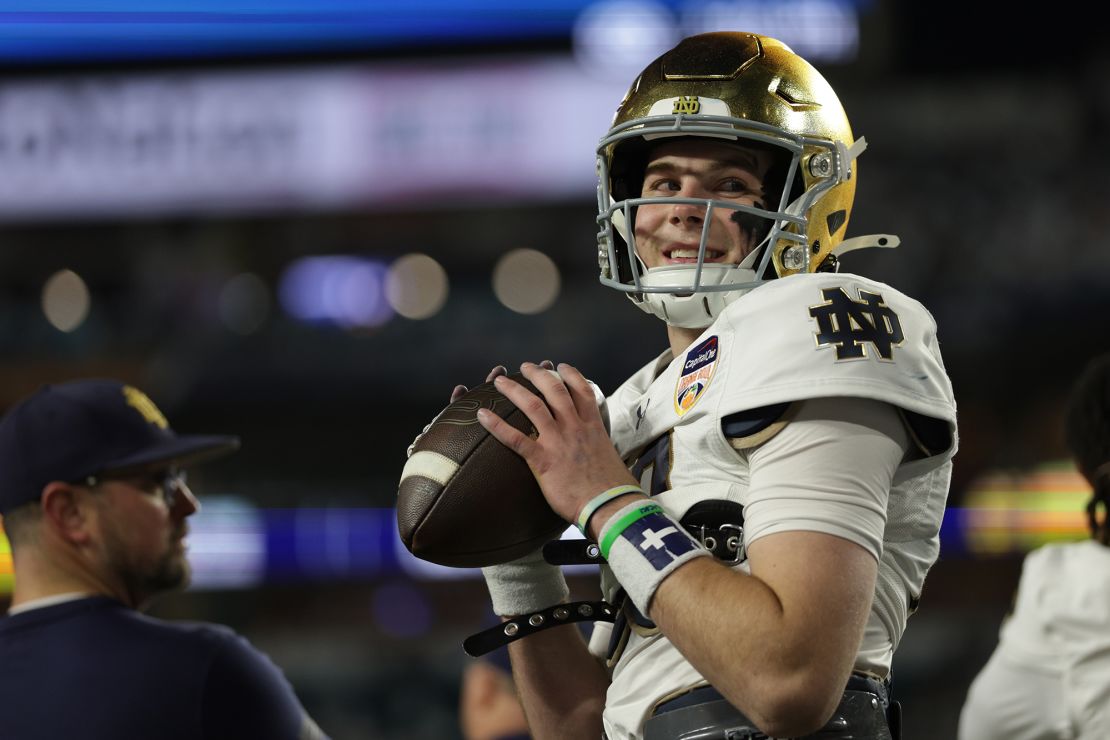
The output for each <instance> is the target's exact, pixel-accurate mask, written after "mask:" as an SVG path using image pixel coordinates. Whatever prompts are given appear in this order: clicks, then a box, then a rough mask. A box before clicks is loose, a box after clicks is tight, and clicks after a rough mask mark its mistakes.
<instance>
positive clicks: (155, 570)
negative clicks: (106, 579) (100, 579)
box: [104, 530, 191, 601]
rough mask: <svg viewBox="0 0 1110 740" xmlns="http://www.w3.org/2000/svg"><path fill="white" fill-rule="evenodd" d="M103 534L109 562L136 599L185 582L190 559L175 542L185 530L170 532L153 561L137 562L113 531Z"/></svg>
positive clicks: (175, 587) (186, 581) (150, 595)
mask: <svg viewBox="0 0 1110 740" xmlns="http://www.w3.org/2000/svg"><path fill="white" fill-rule="evenodd" d="M105 534H106V537H105V539H104V549H105V553H106V556H107V560H108V566H109V567H110V568H111V569H112V572H114V573H115V574H116V576H117V577H118V578H119V579H120V580H121V581H123V583H124V586H125V588H126V589H127V591H128V593H129V594H131V595H132V596H133V597H134V598H135V599H136V600H137V601H146V600H147V599H149V598H150V597H152V596H155V595H157V594H159V593H162V592H164V591H171V590H173V589H178V588H183V587H185V586H186V585H188V583H189V576H190V574H191V571H190V568H189V561H188V560H187V559H186V558H185V553H184V550H181V549H179V548H178V546H177V543H179V542H180V541H181V538H182V537H183V536H184V531H181V530H179V531H176V532H174V533H173V535H172V536H171V537H170V540H169V542H168V543H167V545H166V550H165V552H163V553H162V555H161V556H160V557H159V558H158V559H157V560H156V561H155V562H154V563H140V562H136V559H135V558H134V556H132V555H131V554H130V553H129V551H128V548H127V547H126V546H125V545H124V544H123V542H122V541H121V540H120V538H118V537H117V536H116V534H115V532H114V531H109V532H106V533H105Z"/></svg>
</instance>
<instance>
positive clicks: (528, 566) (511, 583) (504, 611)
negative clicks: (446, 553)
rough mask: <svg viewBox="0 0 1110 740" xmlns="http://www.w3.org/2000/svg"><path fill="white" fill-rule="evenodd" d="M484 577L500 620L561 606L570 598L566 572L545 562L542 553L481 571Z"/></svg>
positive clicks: (539, 551) (494, 610)
mask: <svg viewBox="0 0 1110 740" xmlns="http://www.w3.org/2000/svg"><path fill="white" fill-rule="evenodd" d="M482 575H483V576H485V579H486V587H487V588H488V589H489V596H490V601H492V602H493V613H494V614H496V615H497V616H499V617H516V616H519V615H521V614H530V613H532V612H537V611H540V610H541V609H546V608H547V607H549V606H554V605H555V604H558V603H559V602H560V601H562V600H564V599H565V598H566V597H567V596H568V595H569V594H570V589H568V588H567V582H566V579H565V578H563V571H562V570H561V569H560V568H559V566H557V565H551V564H550V563H548V562H547V561H545V560H544V559H543V551H542V550H537V551H536V552H534V553H532V554H531V555H526V556H525V557H523V558H520V559H518V560H513V561H511V562H508V563H503V564H501V565H490V566H488V567H485V568H482Z"/></svg>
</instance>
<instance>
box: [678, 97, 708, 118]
mask: <svg viewBox="0 0 1110 740" xmlns="http://www.w3.org/2000/svg"><path fill="white" fill-rule="evenodd" d="M700 110H701V102H700V101H699V100H698V96H697V95H679V96H678V97H677V98H675V99H674V109H673V110H672V111H671V113H675V114H678V113H684V114H686V115H693V114H695V113H697V112H698V111H700Z"/></svg>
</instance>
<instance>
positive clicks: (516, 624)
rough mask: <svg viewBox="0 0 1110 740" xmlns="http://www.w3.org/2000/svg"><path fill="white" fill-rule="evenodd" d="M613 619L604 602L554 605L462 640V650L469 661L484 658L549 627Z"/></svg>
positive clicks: (609, 609)
mask: <svg viewBox="0 0 1110 740" xmlns="http://www.w3.org/2000/svg"><path fill="white" fill-rule="evenodd" d="M616 618H617V613H616V610H615V609H613V605H612V604H610V603H608V602H606V601H573V602H571V603H569V604H556V605H555V606H550V607H548V608H546V609H543V610H542V611H538V612H535V613H534V614H527V615H522V616H519V617H513V618H512V619H511V620H509V621H508V622H502V623H501V624H499V625H496V626H494V627H490V628H489V629H487V630H482V631H481V632H479V633H478V634H476V635H471V636H470V637H468V638H466V639H465V640H463V650H465V651H466V654H467V655H469V656H470V657H472V658H477V657H478V656H479V655H485V654H486V653H488V652H490V651H491V650H496V649H497V648H499V647H501V646H502V645H508V644H509V643H510V642H515V641H516V640H519V639H521V638H523V637H528V636H529V635H534V634H536V633H537V632H542V631H543V630H545V629H550V628H551V627H558V626H559V625H561V624H574V623H575V622H612V621H613V620H615V619H616Z"/></svg>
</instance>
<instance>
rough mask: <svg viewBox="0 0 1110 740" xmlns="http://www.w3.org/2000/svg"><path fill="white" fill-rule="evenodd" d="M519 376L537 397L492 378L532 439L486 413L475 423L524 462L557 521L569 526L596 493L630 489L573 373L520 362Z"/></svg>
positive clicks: (586, 386)
mask: <svg viewBox="0 0 1110 740" xmlns="http://www.w3.org/2000/svg"><path fill="white" fill-rule="evenodd" d="M521 373H522V374H523V376H524V377H525V378H526V379H527V380H528V381H530V382H531V383H532V385H533V386H534V387H535V388H536V390H537V391H538V392H539V393H540V394H541V395H536V394H534V393H531V392H530V391H529V390H528V389H526V388H524V387H523V386H521V385H520V384H519V383H515V382H513V381H512V380H511V379H509V378H506V377H498V378H495V379H494V385H495V387H496V388H497V390H498V391H500V392H501V393H502V394H504V396H505V397H506V398H507V399H509V400H510V401H511V402H512V403H513V405H514V406H516V407H517V408H518V409H520V410H521V411H522V412H523V413H524V414H525V415H526V416H527V418H528V420H529V421H530V422H531V423H532V426H534V427H535V430H536V435H535V436H534V437H531V436H529V435H527V434H524V433H523V432H521V431H520V430H518V429H516V428H514V427H513V426H512V425H510V424H507V423H506V422H505V420H504V419H501V418H500V417H499V416H498V415H497V414H496V413H495V412H493V411H491V410H490V409H482V410H481V411H479V412H478V422H479V423H480V424H481V425H482V426H483V427H484V428H485V429H487V430H488V431H489V433H490V434H491V435H492V436H493V437H495V438H496V439H497V440H498V441H500V442H501V443H502V444H504V445H506V446H507V447H509V448H510V449H511V450H513V451H514V452H516V453H517V454H518V455H520V456H521V457H522V458H524V460H525V462H527V463H528V467H529V469H530V470H531V471H532V474H533V475H534V476H535V477H536V480H537V482H538V483H539V485H540V490H541V491H542V492H543V495H544V498H546V499H547V502H548V504H549V505H550V506H551V508H552V509H553V510H554V511H555V512H556V513H557V514H558V515H559V516H561V517H562V518H563V519H565V520H567V521H574V520H575V518H576V517H577V516H578V512H579V511H580V510H581V509H582V507H583V506H585V505H586V503H587V502H589V501H590V499H592V498H593V497H594V496H596V495H597V494H598V493H600V492H602V491H604V490H606V489H608V488H612V487H614V486H618V485H624V484H633V485H635V483H636V481H635V479H634V478H633V477H632V474H631V473H630V472H629V471H628V468H627V467H625V464H624V462H623V461H622V460H621V459H620V456H619V455H618V454H617V452H616V450H615V449H614V447H613V444H612V442H611V441H610V439H609V435H608V433H607V432H606V429H605V424H604V422H603V419H602V416H601V412H600V410H599V408H598V402H597V397H596V395H595V393H594V391H593V389H592V388H591V385H590V383H589V382H588V381H587V380H586V379H585V378H584V377H583V376H582V374H581V373H580V372H578V370H577V369H575V368H574V367H572V366H570V365H566V364H561V365H559V368H558V373H554V372H548V371H546V370H545V369H544V368H541V367H540V366H538V365H534V364H532V363H525V364H523V365H522V366H521ZM541 396H542V398H541Z"/></svg>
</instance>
